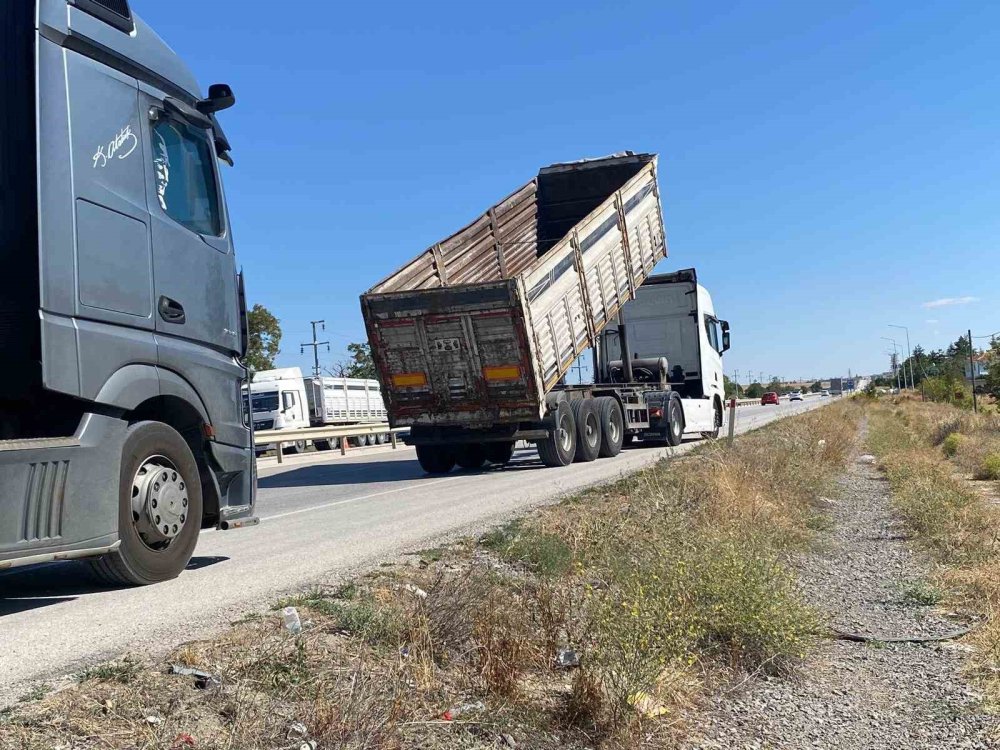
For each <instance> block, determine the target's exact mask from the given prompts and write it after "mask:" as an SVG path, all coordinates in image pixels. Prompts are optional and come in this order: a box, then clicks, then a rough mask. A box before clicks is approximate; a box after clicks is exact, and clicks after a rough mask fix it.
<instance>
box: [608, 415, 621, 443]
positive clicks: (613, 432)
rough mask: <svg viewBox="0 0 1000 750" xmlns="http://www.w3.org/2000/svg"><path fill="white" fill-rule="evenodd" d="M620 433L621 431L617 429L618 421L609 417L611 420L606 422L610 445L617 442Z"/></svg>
mask: <svg viewBox="0 0 1000 750" xmlns="http://www.w3.org/2000/svg"><path fill="white" fill-rule="evenodd" d="M620 433H621V429H620V428H619V427H618V420H616V419H615V418H614V417H611V419H610V420H608V437H609V438H610V439H611V442H612V443H617V442H618V436H619V435H620Z"/></svg>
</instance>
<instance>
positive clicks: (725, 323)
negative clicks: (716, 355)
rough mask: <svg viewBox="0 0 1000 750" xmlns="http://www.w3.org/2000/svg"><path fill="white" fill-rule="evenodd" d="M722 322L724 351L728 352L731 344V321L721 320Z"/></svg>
mask: <svg viewBox="0 0 1000 750" xmlns="http://www.w3.org/2000/svg"><path fill="white" fill-rule="evenodd" d="M719 322H720V323H721V324H722V351H724V352H728V351H729V346H730V336H729V321H728V320H720V321H719Z"/></svg>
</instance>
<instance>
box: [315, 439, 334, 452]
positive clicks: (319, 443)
mask: <svg viewBox="0 0 1000 750" xmlns="http://www.w3.org/2000/svg"><path fill="white" fill-rule="evenodd" d="M313 445H315V446H316V450H318V451H328V450H330V449H331V448H333V446H332V445H330V441H329V440H313Z"/></svg>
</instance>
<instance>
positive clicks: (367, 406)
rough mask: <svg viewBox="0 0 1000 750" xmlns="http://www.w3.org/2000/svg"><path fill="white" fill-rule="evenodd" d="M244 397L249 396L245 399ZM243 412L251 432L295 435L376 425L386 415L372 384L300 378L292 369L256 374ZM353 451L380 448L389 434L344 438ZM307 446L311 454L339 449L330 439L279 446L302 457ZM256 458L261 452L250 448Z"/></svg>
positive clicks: (361, 380) (360, 380)
mask: <svg viewBox="0 0 1000 750" xmlns="http://www.w3.org/2000/svg"><path fill="white" fill-rule="evenodd" d="M248 393H249V396H248ZM248 393H247V392H246V391H245V392H244V395H243V397H244V400H245V407H246V409H247V411H248V413H251V412H252V414H253V425H254V430H300V429H304V428H306V427H329V426H343V427H348V426H351V425H369V424H381V423H384V422H385V421H386V418H387V412H386V408H385V403H384V402H383V400H382V391H381V389H380V387H379V383H378V381H377V380H370V379H365V378H337V377H319V378H317V377H303V376H302V370H300V369H299V368H298V367H283V368H278V369H274V370H261V371H260V372H257V373H254V376H253V380H252V381H251V383H250V386H249V389H248ZM350 440H351V444H352V445H354V446H355V447H361V446H364V445H382V444H384V443H387V442H389V433H388V432H385V433H379V434H375V435H361V436H357V437H352V438H350ZM310 442H311V443H312V444H313V445H314V446H315V447H316V450H321V451H324V450H330V449H331V448H336V447H339V441H338V440H336V439H334V440H312V441H309V440H296V441H294V442H290V443H287V444H285V447H284V449H283V451H282V452H283V453H284V454H286V455H288V454H295V453H302V452H304V451H305V450H306V448H307V447H308V446H309V443H310ZM255 450H256V454H257V455H258V456H260V455H261V454H263V453H264V451H265V450H266V449H265V448H264V447H258V448H256V449H255Z"/></svg>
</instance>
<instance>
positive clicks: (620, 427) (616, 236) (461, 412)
mask: <svg viewBox="0 0 1000 750" xmlns="http://www.w3.org/2000/svg"><path fill="white" fill-rule="evenodd" d="M666 254H667V248H666V240H665V235H664V229H663V218H662V211H661V206H660V196H659V190H658V188H657V182H656V156H655V155H653V154H633V153H631V152H626V153H624V154H616V155H613V156H609V157H604V158H600V159H589V160H583V161H578V162H571V163H565V164H555V165H552V166H550V167H546V168H544V169H542V170H541V171H540V172H539V173H538V176H537V177H535V178H534V179H533V180H531V181H530V182H529V183H527V184H526V185H524V186H522V187H521V188H519V189H518V190H516V191H515V192H514V193H512V194H511V195H510V196H508V197H507V198H505V199H504V200H502V201H500V202H499V203H497V204H496V205H494V206H492V207H491V208H490V209H488V210H487V211H486V212H485V213H484V214H482V215H481V216H480V217H479V218H477V219H476V220H475V221H473V222H472V223H471V224H469V225H468V226H467V227H465V228H464V229H462V230H460V231H459V232H456V233H455V234H453V235H451V236H450V237H448V238H446V239H444V240H442V241H441V242H439V243H437V244H435V245H433V246H432V247H430V248H429V249H428V250H426V251H425V252H423V253H421V254H420V255H419V256H418V257H417V258H416V259H415V260H413V261H412V262H411V263H409V264H407V265H406V266H404V267H403V268H401V269H399V270H398V271H396V272H395V273H394V274H392V275H391V276H389V277H388V278H386V279H384V280H383V281H381V282H379V283H378V284H376V285H375V286H374V287H373V288H372V289H371V290H369V291H368V292H367V293H366V294H364V295H362V298H361V305H362V310H363V314H364V318H365V324H366V326H367V330H368V336H369V340H370V342H371V346H372V353H373V356H374V358H375V362H376V365H377V367H378V371H379V376H380V380H381V382H382V386H383V389H384V391H385V395H386V398H387V403H388V409H389V415H390V421H391V423H392V424H393V426H395V427H406V426H408V427H410V428H411V438H410V441H411V442H412V443H414V444H415V445H417V448H418V456H419V458H420V460H421V463H422V464H423V466H424V468H425V469H427V470H428V471H432V472H440V471H447V470H449V469H450V468H451V467H452V466H453V465H454V464H455V463H456V462H457V463H458V464H459V465H461V466H476V465H480V464H482V463H483V462H484V461H485V460H487V459H488V460H491V461H494V462H498V463H504V462H505V461H506V460H508V459H509V457H510V452H511V450H512V449H513V444H514V441H515V440H517V439H525V440H531V441H535V442H537V443H538V444H539V453H540V455H541V457H542V459H543V460H544V461H545V463H547V464H550V465H565V464H566V463H568V462H569V461H572V460H573V458H574V456H575V457H576V458H577V459H578V460H581V455H580V453H581V450H582V451H583V456H582V460H590V459H591V458H596V457H597V448H599V447H600V446H599V445H598V446H597V447H596V448H595V449H594V453H593V456H589V455H587V450H585V449H586V448H587V445H586V443H587V441H588V432H587V430H588V425H590V424H592V423H594V422H595V420H596V421H597V422H600V421H601V420H602V419H603V420H604V422H605V427H604V429H603V431H602V430H601V429H600V427H598V429H597V430H596V435H597V436H598V437H599V438H610V440H611V441H612V445H611V446H610V447H607V451H608V454H609V455H613V454H614V453H616V452H617V450H618V449H619V448H620V445H621V441H622V437H623V435H622V432H623V431H624V432H629V431H630V430H631V431H632V432H633V433H634V432H636V431H638V430H639V429H641V428H644V427H648V426H649V414H648V409H646V405H645V403H644V402H643V400H642V397H641V391H643V390H647V391H648V390H649V386H648V385H647V386H644V387H641V388H638V389H637V390H636V391H635V392H633V391H630V390H629V388H628V384H629V381H632V380H633V376H632V373H631V368H630V367H628V366H626V367H625V368H624V369H625V371H626V372H628V374H629V377H627V378H626V379H625V383H624V385H625V386H626V387H622V385H618V386H614V387H612V386H610V385H609V386H608V387H605V388H602V387H600V386H593V387H590V388H588V389H573V388H566V387H564V386H562V385H560V383H561V382H562V379H563V377H564V376H565V375H566V373H567V371H568V370H569V368H570V366H571V365H572V364H573V362H574V360H576V358H577V357H578V356H579V355H580V354H581V353H582V352H584V351H585V350H586V349H588V348H590V347H593V346H596V345H598V344H599V338H600V333H601V332H602V331H603V330H604V329H605V328H606V327H608V325H609V324H611V323H615V322H620V321H618V320H617V313H618V312H619V310H620V309H621V307H622V306H623V305H624V304H625V303H626V302H627V301H628V300H630V299H633V298H634V297H635V295H636V292H637V290H638V288H639V287H640V285H641V284H642V283H643V281H644V280H645V279H646V278H647V277H648V276H649V274H650V273H651V272H652V270H653V267H654V266H655V265H656V264H657V263H658V262H659V261H660V260H661V259H663V258H665V257H666ZM625 359H630V357H629V356H628V355H627V354H626V356H625ZM664 364H665V361H664ZM654 369H656V368H654ZM659 375H660V373H659V371H657V372H656V373H654V376H653V379H654V380H659V381H660V383H659V386H660V387H661V390H669V386H667V385H666V383H665V380H664V379H663V378H660V377H659ZM578 402H579V403H578ZM616 415H617V416H616ZM578 425H579V427H578ZM616 431H617V433H618V434H617V436H615V435H614V434H611V435H606V434H604V435H602V432H603V433H609V432H610V433H615V432H616ZM593 433H594V431H591V433H590V437H591V438H592V437H593V436H594V434H593ZM578 435H579V436H580V440H581V441H582V444H581V445H579V446H578V445H577V442H578V440H577V436H578ZM597 442H598V443H600V442H601V440H600V439H599V440H598V441H597ZM605 442H606V441H605Z"/></svg>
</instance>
